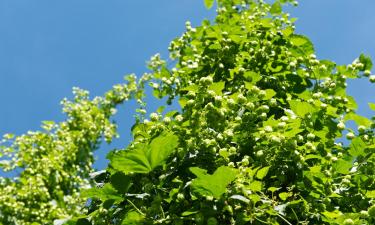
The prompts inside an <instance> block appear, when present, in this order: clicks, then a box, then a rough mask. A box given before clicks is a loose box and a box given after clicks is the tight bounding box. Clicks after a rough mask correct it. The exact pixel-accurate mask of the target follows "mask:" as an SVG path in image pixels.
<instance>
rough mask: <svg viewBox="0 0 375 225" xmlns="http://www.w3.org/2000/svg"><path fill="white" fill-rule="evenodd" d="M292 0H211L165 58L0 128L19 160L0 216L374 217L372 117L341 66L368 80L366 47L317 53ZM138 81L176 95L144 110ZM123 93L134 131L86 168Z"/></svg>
mask: <svg viewBox="0 0 375 225" xmlns="http://www.w3.org/2000/svg"><path fill="white" fill-rule="evenodd" d="M288 2H289V3H293V4H296V3H295V2H291V1H287V0H276V1H274V2H273V3H265V2H263V1H261V0H246V1H241V0H234V1H232V0H219V1H218V2H217V4H218V6H217V17H216V19H215V21H214V22H210V21H207V20H206V21H203V23H202V25H201V26H198V27H195V28H193V27H192V26H191V24H190V23H189V22H187V23H186V32H185V33H184V34H183V35H182V36H181V37H180V38H177V39H175V40H174V41H172V42H171V44H170V46H169V50H170V58H171V63H168V64H167V62H166V61H164V60H162V59H161V58H160V56H159V55H155V56H154V57H152V58H151V60H150V62H149V68H150V70H151V71H152V72H150V73H147V74H144V75H143V76H142V77H140V78H139V79H136V77H135V76H134V75H130V76H127V78H126V79H127V83H125V84H119V85H115V86H114V87H113V89H112V90H110V91H109V92H107V93H106V94H105V95H104V96H103V97H97V98H95V99H93V100H90V99H89V97H88V93H87V92H86V91H83V90H79V89H75V93H76V98H75V99H74V101H73V102H69V101H67V100H65V101H63V106H64V112H66V113H67V115H68V119H67V120H66V121H65V122H62V123H59V124H55V123H53V122H45V123H44V125H43V128H44V130H43V131H38V132H29V133H28V134H26V135H23V136H19V137H15V138H14V137H12V136H11V135H6V136H5V137H4V140H3V143H2V147H1V153H0V154H1V155H0V156H1V157H3V159H4V160H3V161H2V163H1V166H2V168H3V169H4V170H18V171H20V172H19V175H18V176H16V177H14V178H1V180H0V193H1V194H0V224H1V223H2V224H19V225H30V224H32V225H38V224H51V221H54V224H77V225H78V224H95V225H101V224H103V225H104V224H116V225H117V224H122V225H125V224H176V225H179V224H210V225H215V224H274V225H276V224H334V225H340V224H344V225H349V224H374V222H375V203H374V197H375V183H374V178H375V175H374V172H375V155H374V153H375V139H374V138H375V135H374V128H375V121H374V118H372V119H369V118H365V117H362V116H361V115H358V114H357V113H356V110H357V104H356V102H355V99H354V98H353V97H351V96H348V95H347V93H346V86H347V79H357V78H362V77H368V78H369V80H370V81H371V82H375V76H374V75H371V72H370V70H371V68H372V62H371V59H370V58H369V57H368V56H365V55H363V54H362V55H360V57H359V58H358V59H356V60H354V61H353V63H351V64H349V65H336V64H335V63H334V62H332V61H329V60H319V59H317V57H316V56H315V55H314V46H313V44H312V43H311V41H310V40H309V39H308V38H307V37H305V36H303V35H299V34H295V31H294V30H295V27H294V21H295V19H293V18H290V16H289V14H287V13H284V12H283V11H282V6H283V4H287V3H288ZM204 3H205V5H206V7H208V8H210V7H212V6H213V5H214V3H215V2H214V0H205V1H204ZM167 65H174V66H172V68H170V67H169V66H167ZM146 85H149V86H150V87H151V88H152V90H153V95H154V96H155V97H156V98H161V99H164V98H167V102H166V104H171V103H172V102H173V101H174V100H175V101H178V104H179V105H180V107H181V109H180V110H179V111H168V112H164V107H163V106H161V107H160V108H159V109H158V111H157V112H153V113H151V114H150V115H149V117H148V116H147V112H146V110H145V106H146V102H145V101H144V98H145V93H146V92H145V88H146ZM130 99H136V100H137V101H138V103H139V109H138V110H137V112H138V113H137V117H136V118H137V120H136V123H135V124H134V126H133V127H132V134H133V140H132V142H131V144H130V145H129V146H127V147H126V148H124V149H121V150H113V151H112V152H111V153H110V154H109V155H108V159H109V160H110V164H109V166H108V168H107V169H106V170H105V171H101V172H95V173H92V172H93V170H92V168H91V163H92V161H93V158H92V151H93V150H95V149H97V148H98V146H99V144H100V142H101V140H102V139H103V138H104V139H105V140H106V141H108V142H110V141H111V140H112V138H113V137H115V136H116V125H115V124H114V123H113V122H112V121H111V116H112V115H113V114H114V113H115V112H116V108H117V106H118V105H119V104H121V103H123V102H124V101H127V100H130ZM369 106H370V108H371V109H372V110H375V104H372V103H370V104H369ZM347 121H354V122H355V123H356V125H357V128H358V129H357V130H353V129H352V128H348V127H347ZM344 135H345V137H346V139H347V140H346V141H344V139H343V136H344ZM90 173H91V175H92V176H91V178H92V179H89V174H90ZM88 185H91V186H92V187H91V188H87V187H86V186H88ZM87 199H89V201H87V202H86V204H84V202H85V201H86V200H87Z"/></svg>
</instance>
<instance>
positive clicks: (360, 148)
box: [349, 137, 366, 156]
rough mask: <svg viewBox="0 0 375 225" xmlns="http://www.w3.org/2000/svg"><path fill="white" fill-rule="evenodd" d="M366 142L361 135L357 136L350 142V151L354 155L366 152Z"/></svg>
mask: <svg viewBox="0 0 375 225" xmlns="http://www.w3.org/2000/svg"><path fill="white" fill-rule="evenodd" d="M365 148H366V143H365V142H363V141H362V139H361V138H360V137H356V138H354V139H353V140H352V143H350V150H349V153H350V155H352V156H359V155H363V154H364V153H365V151H364V150H365Z"/></svg>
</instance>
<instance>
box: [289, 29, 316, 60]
mask: <svg viewBox="0 0 375 225" xmlns="http://www.w3.org/2000/svg"><path fill="white" fill-rule="evenodd" d="M290 42H291V43H292V44H293V45H294V46H297V47H298V48H299V49H300V50H302V51H303V52H304V53H305V54H306V55H309V54H312V53H314V45H313V44H312V42H311V41H310V40H309V39H308V38H307V37H305V36H303V35H296V34H295V35H292V36H291V37H290Z"/></svg>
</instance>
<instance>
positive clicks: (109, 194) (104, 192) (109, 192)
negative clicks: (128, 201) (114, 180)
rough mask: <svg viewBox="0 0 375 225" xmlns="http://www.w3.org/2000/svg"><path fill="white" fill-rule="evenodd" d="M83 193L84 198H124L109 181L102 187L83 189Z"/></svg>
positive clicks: (104, 199) (119, 199) (103, 199)
mask: <svg viewBox="0 0 375 225" xmlns="http://www.w3.org/2000/svg"><path fill="white" fill-rule="evenodd" d="M81 195H82V197H84V198H97V199H100V200H101V201H103V202H104V201H106V200H109V199H113V200H118V201H121V200H122V197H121V195H120V194H119V193H118V192H117V191H116V189H114V188H113V186H112V185H111V184H109V183H107V184H105V185H104V186H103V187H102V188H98V187H95V188H90V189H86V190H82V192H81Z"/></svg>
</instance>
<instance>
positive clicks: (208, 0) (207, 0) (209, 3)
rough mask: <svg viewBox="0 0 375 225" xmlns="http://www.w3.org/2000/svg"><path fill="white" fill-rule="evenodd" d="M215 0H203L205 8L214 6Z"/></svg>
mask: <svg viewBox="0 0 375 225" xmlns="http://www.w3.org/2000/svg"><path fill="white" fill-rule="evenodd" d="M214 2H215V0H204V5H205V6H206V8H207V9H211V8H212V6H214Z"/></svg>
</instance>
